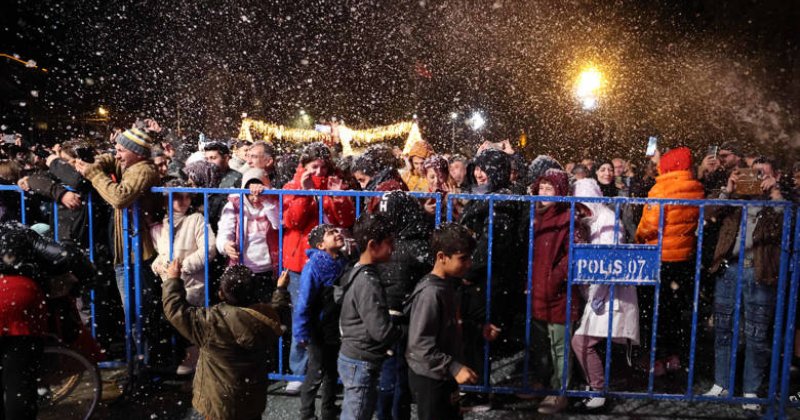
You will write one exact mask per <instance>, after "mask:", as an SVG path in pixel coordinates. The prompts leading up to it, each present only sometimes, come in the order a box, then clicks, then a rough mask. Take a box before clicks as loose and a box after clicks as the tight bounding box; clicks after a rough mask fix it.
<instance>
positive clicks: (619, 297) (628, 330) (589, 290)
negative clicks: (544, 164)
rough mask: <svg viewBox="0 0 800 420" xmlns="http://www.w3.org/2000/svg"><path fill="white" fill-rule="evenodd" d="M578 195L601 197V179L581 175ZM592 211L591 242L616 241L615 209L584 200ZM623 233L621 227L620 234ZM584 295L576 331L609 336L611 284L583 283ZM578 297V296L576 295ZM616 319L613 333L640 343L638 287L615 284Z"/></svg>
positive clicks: (589, 223)
mask: <svg viewBox="0 0 800 420" xmlns="http://www.w3.org/2000/svg"><path fill="white" fill-rule="evenodd" d="M574 195H575V196H576V197H601V196H602V193H601V191H600V188H599V186H598V185H597V182H596V181H595V180H593V179H590V178H587V179H581V180H578V181H576V182H575V194H574ZM583 205H584V206H585V207H586V208H587V209H588V210H589V214H588V215H587V216H586V217H585V218H584V219H583V223H585V225H586V226H587V227H588V235H589V236H588V242H589V243H591V244H614V242H615V241H614V221H615V216H614V212H613V211H611V209H609V208H608V207H606V206H605V205H604V204H601V203H583ZM621 236H622V231H621V230H620V232H619V234H618V241H617V243H619V237H621ZM581 290H582V292H583V293H582V295H583V297H584V300H585V301H586V306H585V307H584V309H583V316H581V325H580V327H578V329H577V330H576V331H575V335H586V336H590V337H600V338H606V337H608V314H609V306H610V305H609V287H608V285H601V284H593V285H589V286H584V287H582V289H581ZM573 299H574V298H573ZM613 311H614V315H613V317H612V318H613V319H612V323H613V325H612V327H611V337H613V338H614V339H619V340H618V341H620V342H623V343H624V342H625V341H626V340H628V339H629V340H631V341H632V343H633V344H634V345H638V344H639V304H638V300H637V295H636V288H635V287H633V286H616V287H614V304H613Z"/></svg>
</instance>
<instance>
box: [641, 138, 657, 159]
mask: <svg viewBox="0 0 800 420" xmlns="http://www.w3.org/2000/svg"><path fill="white" fill-rule="evenodd" d="M656 147H658V138H657V137H656V136H650V137H649V138H648V139H647V150H645V152H644V155H645V156H647V157H650V156H655V155H656Z"/></svg>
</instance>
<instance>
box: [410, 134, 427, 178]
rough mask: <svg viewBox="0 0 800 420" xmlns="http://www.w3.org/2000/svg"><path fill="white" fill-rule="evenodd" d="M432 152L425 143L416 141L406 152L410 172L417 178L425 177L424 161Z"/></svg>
mask: <svg viewBox="0 0 800 420" xmlns="http://www.w3.org/2000/svg"><path fill="white" fill-rule="evenodd" d="M432 154H433V151H432V150H431V146H430V145H429V144H428V143H427V142H425V141H421V140H420V141H418V142H416V143H414V144H413V145H412V146H411V150H409V151H408V162H409V164H410V166H411V172H413V173H414V174H415V175H417V176H421V177H424V176H425V159H427V158H428V156H430V155H432Z"/></svg>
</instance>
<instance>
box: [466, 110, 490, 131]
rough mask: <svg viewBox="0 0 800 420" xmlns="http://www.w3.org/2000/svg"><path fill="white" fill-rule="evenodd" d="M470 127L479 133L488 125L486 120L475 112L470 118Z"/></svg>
mask: <svg viewBox="0 0 800 420" xmlns="http://www.w3.org/2000/svg"><path fill="white" fill-rule="evenodd" d="M468 122H469V126H470V127H472V129H473V130H475V131H478V130H480V129H481V128H483V126H484V125H486V118H484V117H483V115H481V113H480V112H478V111H475V112H473V113H472V116H471V117H469V120H468Z"/></svg>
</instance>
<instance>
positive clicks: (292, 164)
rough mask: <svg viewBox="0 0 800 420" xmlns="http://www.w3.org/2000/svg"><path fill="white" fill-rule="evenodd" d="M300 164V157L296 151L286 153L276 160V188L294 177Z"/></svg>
mask: <svg viewBox="0 0 800 420" xmlns="http://www.w3.org/2000/svg"><path fill="white" fill-rule="evenodd" d="M298 165H300V157H299V156H297V155H296V154H294V153H285V154H282V155H280V156H278V158H277V159H276V160H275V175H277V176H276V177H275V178H276V179H275V184H276V185H275V188H282V187H283V186H284V185H286V183H287V182H289V181H291V180H292V178H294V174H295V172H297V166H298Z"/></svg>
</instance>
